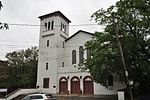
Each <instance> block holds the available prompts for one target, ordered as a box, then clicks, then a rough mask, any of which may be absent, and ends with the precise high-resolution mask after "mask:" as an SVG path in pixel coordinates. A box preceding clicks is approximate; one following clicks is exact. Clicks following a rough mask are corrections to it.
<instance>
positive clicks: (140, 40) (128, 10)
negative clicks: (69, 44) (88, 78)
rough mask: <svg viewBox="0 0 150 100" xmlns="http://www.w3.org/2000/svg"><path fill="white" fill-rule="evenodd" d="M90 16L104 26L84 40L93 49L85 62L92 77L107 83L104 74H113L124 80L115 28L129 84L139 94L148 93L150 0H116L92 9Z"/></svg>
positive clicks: (116, 78)
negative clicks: (103, 7)
mask: <svg viewBox="0 0 150 100" xmlns="http://www.w3.org/2000/svg"><path fill="white" fill-rule="evenodd" d="M92 18H93V19H94V20H95V21H96V22H97V23H98V24H100V25H105V26H106V27H105V29H104V32H96V33H95V34H94V36H93V39H92V40H91V41H88V42H87V44H86V48H87V49H89V48H91V49H92V51H93V54H92V55H93V56H92V57H91V58H90V59H87V60H86V62H85V67H86V68H88V69H89V72H90V73H91V75H92V77H93V79H94V80H95V81H96V82H98V83H100V84H102V85H104V86H108V80H107V79H108V76H109V75H110V74H113V77H114V80H117V81H120V82H125V78H124V69H123V66H122V61H121V56H120V53H119V49H118V44H117V40H116V30H117V31H118V33H119V40H120V41H121V45H122V48H123V53H124V58H125V62H126V66H127V70H128V71H129V75H130V76H129V78H130V80H132V81H133V86H132V88H134V89H136V90H137V92H138V93H140V94H142V93H143V94H146V93H147V94H148V93H150V85H149V84H148V83H149V80H150V38H149V35H150V1H149V0H120V1H118V2H117V3H116V4H115V5H114V6H110V7H109V8H108V9H106V10H105V9H100V10H98V11H96V12H95V13H94V14H93V15H92Z"/></svg>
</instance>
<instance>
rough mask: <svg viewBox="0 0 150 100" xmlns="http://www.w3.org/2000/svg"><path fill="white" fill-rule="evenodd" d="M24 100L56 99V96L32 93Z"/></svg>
mask: <svg viewBox="0 0 150 100" xmlns="http://www.w3.org/2000/svg"><path fill="white" fill-rule="evenodd" d="M22 100H56V97H54V96H52V95H51V94H30V95H27V96H25V97H24V98H23V99H22Z"/></svg>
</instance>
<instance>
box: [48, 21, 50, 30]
mask: <svg viewBox="0 0 150 100" xmlns="http://www.w3.org/2000/svg"><path fill="white" fill-rule="evenodd" d="M50 26H51V23H50V22H48V30H50Z"/></svg>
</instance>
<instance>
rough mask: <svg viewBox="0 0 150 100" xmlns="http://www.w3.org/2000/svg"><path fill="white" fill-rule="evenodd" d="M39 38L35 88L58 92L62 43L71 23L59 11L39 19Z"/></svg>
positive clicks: (67, 34)
mask: <svg viewBox="0 0 150 100" xmlns="http://www.w3.org/2000/svg"><path fill="white" fill-rule="evenodd" d="M39 19H40V37H39V56H38V70H37V87H39V88H43V89H48V90H49V91H50V92H51V93H57V92H58V83H57V82H58V79H57V78H58V67H60V66H61V63H62V62H63V61H62V59H59V58H60V56H61V55H64V41H65V40H66V39H67V38H68V37H69V23H70V22H71V21H70V20H69V19H68V18H67V17H65V16H64V15H63V14H62V13H61V12H60V11H56V12H53V13H49V14H46V15H43V16H40V17H39Z"/></svg>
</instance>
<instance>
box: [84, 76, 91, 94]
mask: <svg viewBox="0 0 150 100" xmlns="http://www.w3.org/2000/svg"><path fill="white" fill-rule="evenodd" d="M83 92H84V94H94V88H93V81H92V79H91V77H90V76H86V77H85V78H84V80H83Z"/></svg>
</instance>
